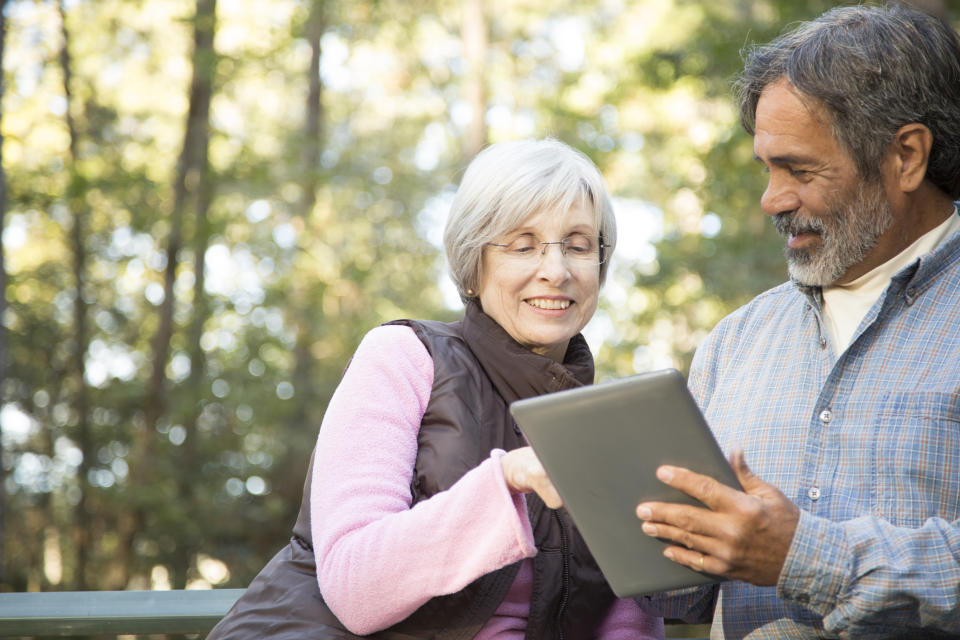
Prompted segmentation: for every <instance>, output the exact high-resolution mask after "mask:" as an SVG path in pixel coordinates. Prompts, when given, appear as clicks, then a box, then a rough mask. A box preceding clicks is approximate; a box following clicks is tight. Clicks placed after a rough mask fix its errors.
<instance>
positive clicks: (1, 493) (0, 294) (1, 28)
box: [0, 0, 7, 586]
mask: <svg viewBox="0 0 960 640" xmlns="http://www.w3.org/2000/svg"><path fill="white" fill-rule="evenodd" d="M6 4H7V0H0V70H2V69H3V61H4V58H3V45H4V43H5V42H6V40H7V18H6V14H5V12H4V9H5V8H6ZM6 84H7V83H6V82H4V78H3V74H2V73H0V229H5V228H6V219H7V176H6V173H5V172H4V170H3V126H2V122H3V92H4V88H5V86H6ZM6 310H7V265H6V260H5V258H4V249H3V243H2V242H0V404H2V389H3V387H4V383H5V382H6V376H7V330H6V327H5V326H4V323H3V317H4V314H5V313H6ZM4 460H5V459H4V452H3V423H2V422H0V586H2V585H3V584H4V583H5V580H4V578H5V575H6V559H7V558H6V546H5V544H4V539H5V537H6V522H5V520H4V509H5V508H6V502H7V501H6V493H7V492H6V490H5V489H4V488H5V487H6V480H7V465H6V463H5V461H4Z"/></svg>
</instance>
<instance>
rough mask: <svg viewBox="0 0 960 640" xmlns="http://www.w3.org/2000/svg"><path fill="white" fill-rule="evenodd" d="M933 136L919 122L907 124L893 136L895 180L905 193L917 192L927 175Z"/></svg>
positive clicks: (892, 152) (891, 151)
mask: <svg viewBox="0 0 960 640" xmlns="http://www.w3.org/2000/svg"><path fill="white" fill-rule="evenodd" d="M932 146H933V134H932V133H930V129H928V128H927V127H926V125H922V124H920V123H919V122H911V123H909V124H905V125H903V126H902V127H900V128H899V129H897V132H896V133H895V134H894V135H893V141H892V142H891V143H890V155H891V156H892V158H891V159H892V161H893V168H894V176H893V178H894V180H896V181H897V183H898V186H899V187H900V190H901V191H903V192H904V193H909V192H912V191H916V190H917V189H919V188H920V185H921V184H922V183H923V179H924V178H925V177H926V175H927V163H928V162H929V161H930V148H931V147H932Z"/></svg>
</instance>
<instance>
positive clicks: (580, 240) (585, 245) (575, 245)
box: [566, 236, 593, 253]
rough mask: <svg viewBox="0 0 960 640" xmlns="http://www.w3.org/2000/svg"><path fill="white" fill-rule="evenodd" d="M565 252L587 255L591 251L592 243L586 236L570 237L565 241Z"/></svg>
mask: <svg viewBox="0 0 960 640" xmlns="http://www.w3.org/2000/svg"><path fill="white" fill-rule="evenodd" d="M566 245H567V251H573V252H574V253H589V252H590V251H591V250H592V249H593V243H592V242H591V241H590V238H587V237H586V236H570V237H569V238H567V240H566Z"/></svg>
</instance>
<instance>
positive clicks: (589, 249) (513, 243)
mask: <svg viewBox="0 0 960 640" xmlns="http://www.w3.org/2000/svg"><path fill="white" fill-rule="evenodd" d="M487 244H488V245H489V246H491V247H498V248H499V249H500V250H501V251H502V254H503V256H504V257H505V258H506V259H507V260H509V261H511V262H515V263H517V264H523V265H533V264H537V263H539V262H540V259H541V258H542V257H543V256H545V255H546V254H547V249H548V248H549V247H550V245H557V246H558V247H559V248H560V255H562V256H563V257H564V258H566V259H567V260H568V261H569V263H570V264H571V265H576V266H597V265H600V264H603V261H604V260H606V256H605V255H604V253H605V252H604V249H606V248H607V245H605V244H603V239H602V238H599V237H596V236H588V235H585V234H582V233H573V234H571V235H569V236H567V237H566V238H565V239H563V240H556V241H554V242H544V241H542V240H540V238H538V237H536V236H535V235H533V234H529V233H524V234H522V235H519V236H517V237H516V238H514V239H512V240H510V241H509V242H488V243H487Z"/></svg>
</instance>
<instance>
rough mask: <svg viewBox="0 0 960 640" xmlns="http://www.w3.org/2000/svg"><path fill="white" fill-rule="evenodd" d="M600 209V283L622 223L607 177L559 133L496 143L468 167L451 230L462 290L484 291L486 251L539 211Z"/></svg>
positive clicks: (449, 246) (465, 294)
mask: <svg viewBox="0 0 960 640" xmlns="http://www.w3.org/2000/svg"><path fill="white" fill-rule="evenodd" d="M575 206H582V207H584V208H585V209H587V211H592V212H593V215H594V220H595V224H596V228H597V231H598V233H599V235H600V238H601V241H602V242H603V246H604V248H603V249H602V251H603V262H602V263H601V264H600V266H599V267H598V268H599V269H600V284H603V282H604V280H605V279H606V276H607V267H608V266H609V264H610V260H609V258H610V254H611V253H613V250H614V247H615V246H616V244H617V223H616V220H615V218H614V215H613V206H612V205H611V204H610V195H609V194H608V193H607V187H606V185H605V184H604V181H603V176H601V175H600V171H598V170H597V167H596V166H595V165H594V164H593V162H592V161H591V160H590V159H589V158H588V157H587V156H585V155H584V154H583V153H581V152H580V151H577V150H576V149H574V148H572V147H570V146H568V145H566V144H564V143H562V142H560V141H559V140H554V139H552V138H547V139H544V140H513V141H509V142H498V143H496V144H492V145H490V146H489V147H487V148H486V149H484V150H483V151H481V152H480V153H478V154H477V156H476V157H475V158H474V159H473V161H472V162H471V163H470V165H469V166H468V167H467V170H466V172H464V174H463V180H462V181H461V182H460V187H459V188H458V189H457V194H456V196H455V197H454V200H453V204H452V205H451V207H450V216H449V217H448V218H447V224H446V228H445V229H444V232H443V243H444V247H445V249H446V252H447V262H448V263H449V264H450V272H451V275H452V276H453V281H454V282H455V283H456V285H457V290H458V291H459V292H460V297H461V298H462V299H463V300H464V301H467V300H468V299H470V298H473V297H476V295H477V293H476V292H477V291H478V289H479V285H480V269H481V265H482V263H483V250H484V248H485V247H486V245H487V243H488V242H492V241H494V240H496V239H497V238H500V237H502V236H504V235H505V234H507V233H509V232H511V231H513V230H514V229H516V228H517V227H519V226H520V225H521V224H523V222H524V221H525V220H526V219H527V218H529V217H530V216H531V215H533V214H535V213H539V212H540V211H545V210H550V211H554V212H556V214H557V215H558V216H565V215H566V214H567V213H568V212H569V211H570V209H572V208H573V207H575Z"/></svg>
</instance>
